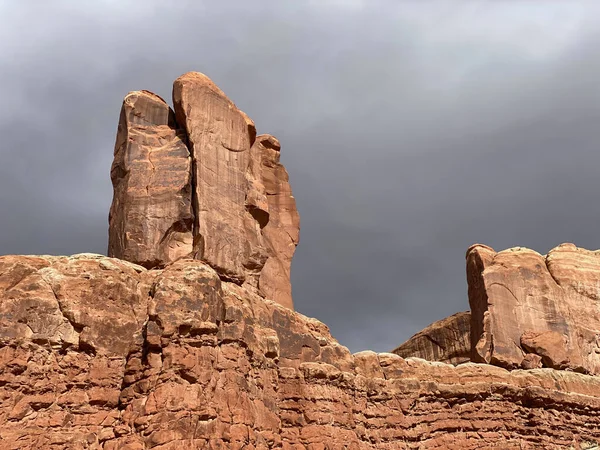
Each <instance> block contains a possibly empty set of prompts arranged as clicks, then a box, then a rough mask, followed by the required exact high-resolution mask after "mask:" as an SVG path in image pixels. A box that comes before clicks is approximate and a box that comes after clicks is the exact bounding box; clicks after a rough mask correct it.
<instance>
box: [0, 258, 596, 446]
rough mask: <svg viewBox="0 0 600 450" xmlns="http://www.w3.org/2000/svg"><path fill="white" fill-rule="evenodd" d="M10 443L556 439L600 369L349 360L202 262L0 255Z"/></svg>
mask: <svg viewBox="0 0 600 450" xmlns="http://www.w3.org/2000/svg"><path fill="white" fill-rule="evenodd" d="M0 399H1V400H0V424H1V425H0V442H2V448H3V449H14V450H16V449H34V448H35V449H42V448H43V449H64V448H69V449H84V448H86V449H105V450H115V449H128V450H137V449H139V450H141V449H149V448H153V449H160V450H166V449H173V450H174V449H181V448H186V449H188V448H189V449H241V448H250V449H252V448H254V449H267V448H282V449H306V450H315V449H409V448H415V449H420V448H428V449H429V448H433V449H435V448H438V449H475V448H490V447H494V448H503V449H517V448H518V449H523V448H525V449H528V448H530V449H539V448H545V449H553V448H592V447H590V446H591V445H597V443H598V442H600V378H597V377H592V376H588V375H583V374H578V373H573V372H567V371H556V370H552V369H535V370H514V371H511V372H509V371H507V370H505V369H503V368H499V367H494V366H490V365H486V364H473V363H467V364H461V365H459V366H457V367H454V366H452V365H448V364H444V363H430V362H426V361H424V360H421V359H414V358H408V359H404V358H402V357H400V356H398V355H395V354H391V353H380V354H376V353H373V352H361V353H357V354H354V355H352V354H350V352H349V351H348V350H347V349H346V348H345V347H343V346H341V345H339V344H338V343H337V342H336V341H335V340H334V339H333V338H332V337H331V336H330V334H329V331H328V329H327V327H326V326H325V325H323V324H322V323H320V322H318V321H317V320H314V319H310V318H307V317H305V316H303V315H301V314H298V313H295V312H293V311H291V310H290V309H289V308H285V307H282V306H280V305H278V304H276V303H274V302H271V301H268V300H264V299H262V298H260V297H259V296H257V295H255V294H253V293H252V292H250V291H248V290H246V289H245V288H242V287H240V286H239V285H237V284H234V283H230V282H224V281H222V280H221V279H220V278H219V276H218V274H217V273H216V272H215V270H214V269H212V268H211V267H209V266H208V265H206V264H205V263H203V262H201V261H195V260H180V261H177V262H175V263H173V264H171V265H169V266H167V267H166V268H165V269H164V270H150V271H149V270H146V269H144V268H143V267H141V266H136V265H133V264H130V263H127V262H124V261H119V260H117V259H112V258H106V257H101V256H97V255H76V256H73V257H47V256H43V257H25V256H4V257H0Z"/></svg>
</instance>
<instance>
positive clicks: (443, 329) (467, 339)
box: [392, 311, 471, 364]
mask: <svg viewBox="0 0 600 450" xmlns="http://www.w3.org/2000/svg"><path fill="white" fill-rule="evenodd" d="M392 353H395V354H397V355H400V356H402V357H403V358H409V357H416V358H422V359H426V360H427V361H440V362H445V363H448V364H462V363H464V362H468V361H471V313H470V312H468V311H466V312H460V313H456V314H454V315H452V316H450V317H446V318H445V319H442V320H438V321H437V322H434V323H432V324H431V325H429V326H428V327H427V328H425V329H423V330H422V331H420V332H418V333H417V334H415V335H414V336H413V337H411V338H410V339H409V340H407V341H406V342H405V343H404V344H402V345H400V346H399V347H398V348H396V349H394V350H393V351H392Z"/></svg>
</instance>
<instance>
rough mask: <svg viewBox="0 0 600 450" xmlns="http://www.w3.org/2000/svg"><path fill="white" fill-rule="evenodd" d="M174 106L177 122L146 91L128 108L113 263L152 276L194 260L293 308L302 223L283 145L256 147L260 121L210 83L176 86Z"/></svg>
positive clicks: (203, 79) (196, 78) (198, 77)
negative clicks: (282, 156)
mask: <svg viewBox="0 0 600 450" xmlns="http://www.w3.org/2000/svg"><path fill="white" fill-rule="evenodd" d="M173 102H174V105H175V113H173V111H171V109H170V108H169V107H168V105H167V104H166V103H165V102H164V101H163V100H162V99H161V98H160V97H158V96H156V95H154V94H152V93H150V92H147V91H139V92H132V93H130V94H129V95H128V96H127V97H126V98H125V101H124V102H123V108H122V110H121V119H120V122H119V130H118V133H117V143H116V146H115V159H114V162H113V168H112V171H111V177H112V180H113V185H114V198H113V204H112V206H111V212H110V217H109V222H110V227H109V251H108V254H109V256H115V257H118V258H121V259H124V260H127V261H131V262H133V263H136V264H141V265H143V266H144V267H147V268H153V267H163V266H164V265H166V264H169V263H171V262H173V261H176V260H177V259H181V258H183V257H192V258H195V259H198V260H201V261H205V262H206V263H208V264H209V265H210V266H211V267H213V268H214V269H215V270H216V271H217V273H218V274H219V276H220V277H221V278H223V279H225V280H229V281H233V282H235V283H237V284H240V285H244V287H245V288H246V289H248V290H250V291H254V292H257V293H259V294H260V295H261V296H263V297H265V298H269V299H271V300H274V301H276V302H278V303H280V304H282V305H284V306H287V307H289V308H293V301H292V289H291V285H290V270H291V261H292V257H293V255H294V251H295V249H296V246H297V245H298V239H299V231H300V219H299V215H298V211H297V209H296V202H295V200H294V197H293V195H292V190H291V187H290V184H289V177H288V174H287V171H286V170H285V168H284V167H283V165H282V164H281V163H280V158H279V156H280V144H279V142H278V141H277V139H275V138H274V137H273V136H269V135H261V136H258V138H257V135H256V127H255V125H254V122H253V121H252V119H250V118H249V117H248V116H247V115H246V114H245V113H244V112H242V111H240V110H239V109H238V108H237V107H236V106H235V105H234V104H233V102H232V101H231V100H229V99H228V98H227V96H226V95H225V94H224V93H223V91H221V89H219V88H218V87H217V86H216V85H215V84H214V83H213V82H212V81H211V80H210V79H209V78H208V77H207V76H205V75H203V74H201V73H198V72H190V73H187V74H184V75H182V76H181V77H179V78H178V79H177V80H175V83H174V84H173ZM175 116H176V117H175Z"/></svg>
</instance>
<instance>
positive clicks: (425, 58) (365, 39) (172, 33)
mask: <svg viewBox="0 0 600 450" xmlns="http://www.w3.org/2000/svg"><path fill="white" fill-rule="evenodd" d="M222 3H223V2H222ZM599 19H600V7H598V6H596V5H595V4H594V3H592V2H568V3H567V2H560V3H559V2H551V1H548V2H516V1H515V2H493V3H492V2H483V1H471V2H457V1H453V2H444V1H438V2H427V3H424V4H419V3H417V2H415V3H410V2H403V3H401V4H400V3H397V2H391V1H389V2H388V1H375V2H371V1H370V2H369V3H368V4H367V3H366V2H361V1H352V2H350V1H347V2H343V1H337V2H333V1H330V2H327V1H320V2H303V3H302V2H298V3H295V4H294V5H293V6H292V4H291V3H285V2H271V1H261V2H252V3H250V2H226V5H222V4H219V5H218V6H217V3H216V2H214V3H212V4H211V2H184V1H182V2H176V3H175V4H173V5H167V4H166V3H164V2H158V1H156V2H154V1H144V2H141V1H129V2H122V1H120V2H116V1H103V2H100V1H99V2H93V4H92V2H85V3H84V2H72V1H55V2H34V1H32V2H21V3H19V4H17V3H14V2H13V3H11V4H10V6H9V3H8V2H6V3H3V4H0V52H1V54H2V55H3V57H2V59H1V60H0V73H1V74H2V76H1V77H0V95H1V98H2V99H3V104H4V108H2V109H0V133H1V136H2V140H1V143H0V211H2V214H1V215H0V231H1V232H0V254H4V253H51V254H71V253H76V252H84V251H91V252H99V253H103V252H104V251H105V248H106V241H107V236H106V235H107V214H108V207H109V204H110V200H111V196H112V189H111V186H110V179H109V168H110V163H111V159H112V150H113V145H114V136H115V132H116V125H117V119H118V112H119V108H120V103H121V100H122V98H123V96H124V95H125V94H126V93H127V92H128V91H130V90H135V89H149V90H152V91H154V92H156V93H158V94H159V95H161V96H163V97H164V98H166V99H169V98H170V90H171V82H172V81H173V80H174V79H175V78H176V77H177V76H179V75H180V74H182V73H184V72H186V71H189V70H199V71H203V72H205V73H206V74H207V75H209V76H210V77H211V78H213V79H214V80H215V82H216V83H217V84H219V85H220V86H221V88H222V89H223V90H224V91H225V92H226V93H227V94H228V95H229V96H230V97H231V98H232V99H233V100H234V101H235V102H236V103H237V104H238V106H239V107H240V108H242V109H243V110H245V111H246V112H247V113H248V114H249V115H250V116H251V117H252V118H253V119H254V120H255V121H256V123H257V126H258V128H259V132H269V133H272V134H274V135H276V136H277V137H278V138H279V139H280V141H281V142H282V145H283V151H282V159H283V161H284V163H285V164H286V166H287V168H288V171H289V172H290V177H291V181H292V187H293V189H294V193H295V196H296V198H297V201H298V206H299V209H300V213H301V218H302V232H301V244H300V246H299V247H298V251H297V254H296V255H297V256H296V258H295V260H294V263H293V274H292V277H293V285H294V297H295V302H296V306H297V309H298V310H299V311H300V312H302V313H304V314H307V315H309V316H314V317H317V318H319V319H320V320H322V321H324V322H325V323H327V324H328V325H329V326H330V327H331V329H332V332H333V334H334V335H335V336H336V337H337V338H338V339H339V340H340V341H341V342H342V343H343V344H345V345H347V346H349V347H350V348H351V349H352V350H353V351H356V350H361V349H366V348H372V349H375V350H378V351H384V350H389V349H391V348H393V347H394V346H396V345H397V344H399V343H401V342H402V341H403V340H404V339H406V338H408V337H409V336H410V335H411V334H413V333H415V332H416V331H418V330H419V329H421V328H423V327H424V326H426V325H427V324H429V323H430V322H432V321H434V320H437V319H440V318H442V317H444V316H447V315H450V314H452V313H454V312H456V311H459V310H465V309H467V308H468V304H467V298H466V282H465V276H464V252H465V250H466V248H467V247H468V246H469V245H470V244H472V243H474V242H485V243H487V244H489V245H492V246H494V247H495V248H497V249H501V248H506V247H511V246H516V245H523V246H528V247H531V248H534V249H536V250H538V251H540V252H546V251H547V250H549V249H550V248H551V247H553V246H555V245H557V244H559V243H561V242H564V241H572V242H575V243H576V244H577V245H580V246H584V247H588V248H597V247H600V245H599V244H598V242H600V239H599V238H598V237H597V236H598V232H597V223H598V221H599V219H600V210H599V208H598V207H596V206H595V205H596V203H597V202H595V201H594V200H595V197H596V195H595V194H596V193H597V192H598V191H600V180H599V177H598V173H599V170H598V167H599V164H600V152H598V151H597V148H598V142H599V141H600V127H599V126H598V124H599V123H600V90H599V89H598V88H597V86H596V84H597V80H598V79H600V56H599V55H598V52H597V46H598V44H600V34H599V33H600V29H598V27H597V23H600V22H599Z"/></svg>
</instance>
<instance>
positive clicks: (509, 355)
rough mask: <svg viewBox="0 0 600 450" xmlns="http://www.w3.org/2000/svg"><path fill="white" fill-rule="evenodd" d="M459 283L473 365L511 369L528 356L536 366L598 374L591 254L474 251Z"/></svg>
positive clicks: (565, 249)
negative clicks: (465, 298)
mask: <svg viewBox="0 0 600 450" xmlns="http://www.w3.org/2000/svg"><path fill="white" fill-rule="evenodd" d="M467 277H468V283H469V303H470V305H471V312H472V315H471V317H472V324H471V329H472V332H473V335H472V339H473V340H472V346H473V347H472V348H473V353H472V357H473V359H474V360H475V361H482V362H488V363H491V364H496V365H499V366H502V367H506V368H516V367H519V366H521V365H522V363H523V360H524V358H525V357H526V355H527V354H536V355H538V356H539V357H541V362H542V364H543V365H544V367H552V368H556V369H569V370H575V371H579V372H586V373H590V374H594V375H600V307H599V303H598V300H599V298H600V289H599V287H600V253H599V252H594V251H589V250H584V249H581V248H577V247H576V246H574V245H573V244H563V245H560V246H559V247H556V248H554V249H552V250H551V251H550V252H549V253H548V255H546V256H542V255H540V254H539V253H537V252H535V251H533V250H529V249H526V248H522V247H518V248H513V249H509V250H504V251H502V252H498V253H496V252H494V251H493V250H492V249H491V248H489V247H485V246H480V245H475V246H473V247H471V248H470V249H469V251H468V253H467ZM529 359H531V357H529ZM527 364H529V363H527Z"/></svg>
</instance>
